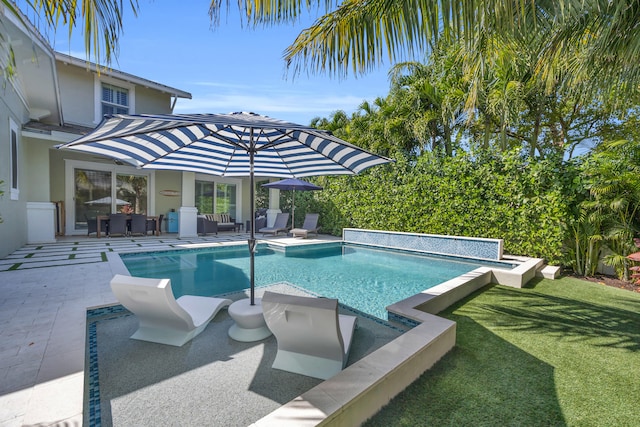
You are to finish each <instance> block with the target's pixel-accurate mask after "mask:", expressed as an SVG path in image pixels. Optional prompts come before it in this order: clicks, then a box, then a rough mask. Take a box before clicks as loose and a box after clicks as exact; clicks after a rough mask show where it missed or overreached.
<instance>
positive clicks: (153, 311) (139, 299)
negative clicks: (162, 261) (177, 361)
mask: <svg viewBox="0 0 640 427" xmlns="http://www.w3.org/2000/svg"><path fill="white" fill-rule="evenodd" d="M111 290H112V291H113V293H114V294H115V296H116V298H117V299H118V301H120V303H121V304H122V305H123V306H125V307H126V308H127V310H129V311H131V312H132V313H133V314H135V315H136V316H137V317H138V320H139V321H140V325H139V327H138V330H137V331H136V332H135V333H134V334H133V335H131V338H133V339H136V340H143V341H151V342H156V343H160V344H168V345H175V346H178V347H180V346H182V345H184V344H185V343H187V342H188V341H190V340H191V339H193V337H195V336H196V335H198V334H199V333H200V332H202V331H203V330H204V328H206V327H207V325H208V324H209V322H210V321H211V320H212V319H213V318H214V316H215V315H216V314H217V313H218V311H220V309H222V308H223V307H228V306H229V304H231V302H232V301H231V300H229V299H222V298H211V297H201V296H195V295H183V296H181V297H180V298H178V299H175V298H174V296H173V292H172V290H171V280H170V279H148V278H142V277H132V276H123V275H120V274H116V275H115V276H114V277H113V279H111Z"/></svg>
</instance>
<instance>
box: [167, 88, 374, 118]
mask: <svg viewBox="0 0 640 427" xmlns="http://www.w3.org/2000/svg"><path fill="white" fill-rule="evenodd" d="M207 86H209V87H216V88H219V89H220V90H219V91H203V92H192V95H193V99H191V100H179V101H178V103H177V104H176V108H175V112H176V113H196V112H198V113H228V112H231V111H252V112H255V113H258V114H263V115H267V116H272V117H276V118H279V119H285V120H291V121H297V122H302V123H305V124H306V123H308V122H309V121H310V120H311V119H312V118H314V117H317V116H320V117H327V116H329V115H330V114H331V113H332V112H334V111H336V110H344V111H346V112H347V113H348V114H350V113H352V112H355V111H356V109H357V108H358V106H359V105H360V104H361V103H362V101H364V100H365V99H369V98H366V97H361V96H357V95H351V94H345V95H340V94H335V93H326V92H324V93H323V92H320V91H319V92H311V91H308V90H295V89H285V90H283V89H282V88H270V87H249V86H241V85H231V86H230V85H226V84H225V85H217V84H207Z"/></svg>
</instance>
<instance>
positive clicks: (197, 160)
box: [58, 113, 391, 304]
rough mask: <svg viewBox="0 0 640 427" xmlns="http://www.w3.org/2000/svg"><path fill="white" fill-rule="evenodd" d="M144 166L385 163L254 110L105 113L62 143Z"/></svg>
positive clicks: (249, 172)
mask: <svg viewBox="0 0 640 427" xmlns="http://www.w3.org/2000/svg"><path fill="white" fill-rule="evenodd" d="M58 148H61V149H71V150H76V151H81V152H85V153H89V154H98V155H104V156H108V157H111V158H114V159H117V160H120V161H122V162H125V163H128V164H130V165H133V166H135V167H137V168H142V169H146V168H148V169H163V170H177V171H189V172H200V173H207V174H212V175H219V176H249V177H250V178H251V186H250V189H251V190H250V191H251V194H250V210H251V212H252V213H253V211H254V200H253V199H254V175H261V176H270V177H279V178H298V177H305V176H317V175H354V174H357V173H358V172H360V171H362V170H364V169H366V168H369V167H371V166H376V165H380V164H383V163H387V162H390V161H391V160H390V159H387V158H385V157H380V156H377V155H375V154H372V153H370V152H367V151H365V150H363V149H361V148H359V147H356V146H355V145H352V144H350V143H348V142H346V141H343V140H341V139H340V138H337V137H335V136H333V135H331V134H330V133H329V132H326V131H322V130H318V129H315V128H312V127H309V126H303V125H298V124H295V123H289V122H285V121H281V120H276V119H272V118H270V117H266V116H261V115H258V114H254V113H230V114H179V115H146V114H145V115H120V114H116V115H106V116H105V117H104V119H103V120H102V122H100V124H98V126H97V127H96V128H95V129H94V130H93V131H91V132H89V133H88V134H86V135H84V136H82V137H80V138H78V139H76V140H74V141H71V142H69V143H66V144H62V145H59V146H58ZM251 216H252V218H251V237H250V239H249V251H250V253H251V257H250V260H251V267H250V269H251V272H250V275H251V277H250V283H251V304H253V303H254V251H255V244H256V242H255V234H254V232H255V230H254V228H255V226H254V225H255V223H254V221H255V219H254V218H253V214H252V215H251Z"/></svg>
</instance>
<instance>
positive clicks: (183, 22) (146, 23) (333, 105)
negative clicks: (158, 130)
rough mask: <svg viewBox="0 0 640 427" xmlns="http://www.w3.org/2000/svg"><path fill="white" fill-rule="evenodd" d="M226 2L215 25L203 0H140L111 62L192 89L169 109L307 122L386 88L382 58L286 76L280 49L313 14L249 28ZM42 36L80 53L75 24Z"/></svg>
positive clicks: (127, 16) (58, 46)
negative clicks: (340, 73) (358, 67)
mask: <svg viewBox="0 0 640 427" xmlns="http://www.w3.org/2000/svg"><path fill="white" fill-rule="evenodd" d="M124 3H125V4H127V3H128V2H126V1H125V2H124ZM223 3H224V2H223ZM230 3H231V7H230V9H228V10H229V14H228V16H226V17H225V16H224V15H226V9H225V12H224V14H223V17H222V19H221V22H220V25H219V26H217V27H215V28H213V27H212V25H211V21H210V19H209V14H208V10H209V1H207V0H183V1H175V0H155V1H151V0H140V9H141V10H140V13H139V14H138V17H137V18H136V17H134V16H133V14H132V13H130V10H129V9H127V10H126V13H125V20H124V34H123V36H122V37H121V39H120V53H119V55H118V59H117V62H114V63H113V64H112V66H113V67H114V68H116V69H119V70H121V71H125V72H128V73H131V74H134V75H137V76H140V77H143V78H146V79H149V80H153V81H155V82H158V83H162V84H165V85H168V86H172V87H175V88H178V89H182V90H185V91H187V92H190V93H191V94H192V96H193V99H191V100H179V101H178V103H177V105H176V108H175V111H174V112H175V113H228V112H231V111H253V112H255V113H259V114H263V115H267V116H271V117H275V118H278V119H282V120H288V121H293V122H297V123H301V124H308V123H309V122H310V121H311V119H312V118H314V117H317V116H320V117H329V115H330V114H331V113H332V112H334V111H336V110H344V111H346V112H347V113H348V114H351V113H352V112H355V111H356V110H357V107H358V105H360V104H361V103H362V101H364V100H367V101H372V100H374V99H375V98H376V97H378V96H386V94H387V93H388V92H389V82H388V78H387V72H388V69H389V64H388V63H387V64H385V65H384V66H383V67H381V68H379V69H378V70H376V71H375V72H371V73H369V74H367V75H365V76H359V77H355V76H353V75H350V76H348V77H347V78H344V79H342V80H339V79H337V78H335V77H328V76H326V75H321V74H317V73H314V74H306V73H305V74H301V75H299V76H297V77H295V79H294V78H292V77H291V76H286V75H285V73H286V69H285V67H284V61H283V60H282V54H283V52H284V50H285V49H286V47H287V46H289V44H291V43H292V42H293V41H294V40H295V37H296V36H297V35H298V33H299V32H300V31H301V30H302V29H304V28H306V27H308V26H309V25H310V24H311V23H312V22H313V20H312V19H311V17H309V16H305V19H304V20H303V21H302V22H300V23H297V24H296V25H291V24H288V25H280V26H274V27H268V28H258V29H248V28H243V26H242V25H241V23H240V19H239V15H238V12H237V6H236V5H235V2H233V1H231V2H230ZM23 10H25V9H24V7H23ZM28 15H29V17H30V18H32V16H33V13H30V14H28ZM48 38H49V39H50V41H51V43H52V44H53V47H54V49H55V50H57V51H59V52H62V53H66V54H70V55H73V56H77V57H79V58H82V59H85V58H86V56H85V51H84V40H83V38H82V33H81V32H80V31H79V30H77V29H76V30H75V31H74V37H73V39H72V40H71V43H70V42H69V38H68V36H67V31H66V29H64V28H59V29H58V32H57V34H55V35H54V36H53V37H52V36H49V37H48ZM92 59H93V58H92Z"/></svg>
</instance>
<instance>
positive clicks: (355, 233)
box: [342, 228, 503, 260]
mask: <svg viewBox="0 0 640 427" xmlns="http://www.w3.org/2000/svg"><path fill="white" fill-rule="evenodd" d="M342 239H343V240H344V241H345V242H348V243H359V244H363V245H370V246H381V247H385V248H394V249H405V250H412V251H419V252H428V253H434V254H439V255H450V256H458V257H467V258H481V259H489V260H500V259H502V249H503V241H502V239H484V238H480V237H462V236H445V235H438V234H419V233H403V232H399V231H382V230H363V229H358V228H345V229H343V230H342Z"/></svg>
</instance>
